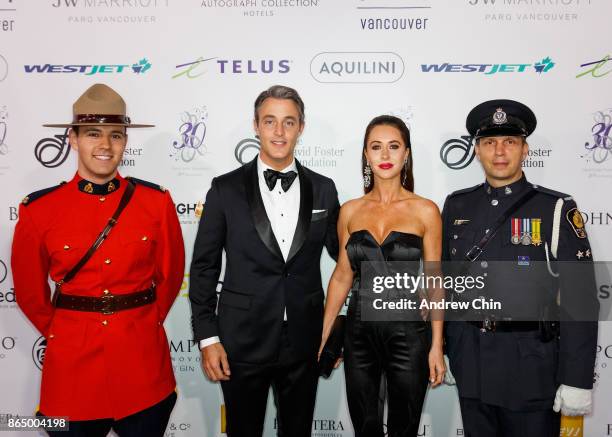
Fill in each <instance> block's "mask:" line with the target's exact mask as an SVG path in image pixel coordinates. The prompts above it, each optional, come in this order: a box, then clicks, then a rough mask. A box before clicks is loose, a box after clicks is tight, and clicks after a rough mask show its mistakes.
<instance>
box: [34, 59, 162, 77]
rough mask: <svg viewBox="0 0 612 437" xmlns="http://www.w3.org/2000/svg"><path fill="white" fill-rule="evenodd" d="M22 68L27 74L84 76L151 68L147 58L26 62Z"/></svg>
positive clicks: (133, 71) (135, 71) (123, 72)
mask: <svg viewBox="0 0 612 437" xmlns="http://www.w3.org/2000/svg"><path fill="white" fill-rule="evenodd" d="M23 67H24V70H25V72H26V73H29V74H49V73H60V74H69V73H77V74H84V75H85V76H92V75H95V74H125V73H133V74H137V75H140V74H144V73H146V72H147V71H148V70H149V69H150V68H151V63H150V62H149V61H148V59H147V58H142V59H140V60H139V61H137V62H135V63H133V64H69V65H63V64H28V65H24V66H23Z"/></svg>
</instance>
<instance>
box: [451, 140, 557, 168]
mask: <svg viewBox="0 0 612 437" xmlns="http://www.w3.org/2000/svg"><path fill="white" fill-rule="evenodd" d="M551 153H552V149H551V148H547V147H542V146H534V147H531V146H530V147H529V150H528V152H527V157H526V158H525V160H524V161H523V162H522V163H521V167H522V168H544V167H545V166H546V161H547V160H548V159H549V158H550V157H551ZM475 156H476V149H475V144H474V141H473V140H472V137H470V136H469V135H463V136H461V137H459V138H451V139H449V140H447V141H445V142H444V143H443V144H442V147H440V160H441V161H442V162H443V163H444V165H446V166H447V167H448V168H450V169H451V170H463V169H464V168H466V167H468V166H469V165H470V164H471V163H472V161H474V157H475Z"/></svg>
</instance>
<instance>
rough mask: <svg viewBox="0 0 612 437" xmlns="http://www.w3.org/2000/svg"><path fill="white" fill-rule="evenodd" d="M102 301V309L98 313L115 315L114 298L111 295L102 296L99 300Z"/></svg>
mask: <svg viewBox="0 0 612 437" xmlns="http://www.w3.org/2000/svg"><path fill="white" fill-rule="evenodd" d="M100 300H101V301H102V308H100V312H101V313H102V314H104V315H110V314H114V313H115V311H114V310H115V296H114V295H112V294H109V295H106V296H102V297H101V298H100Z"/></svg>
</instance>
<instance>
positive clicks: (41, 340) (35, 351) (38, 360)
mask: <svg viewBox="0 0 612 437" xmlns="http://www.w3.org/2000/svg"><path fill="white" fill-rule="evenodd" d="M46 350H47V339H46V338H45V337H43V336H42V335H41V336H40V337H38V339H37V340H36V341H35V342H34V346H32V360H33V361H34V365H36V367H37V368H38V369H39V370H42V368H43V362H44V361H45V351H46Z"/></svg>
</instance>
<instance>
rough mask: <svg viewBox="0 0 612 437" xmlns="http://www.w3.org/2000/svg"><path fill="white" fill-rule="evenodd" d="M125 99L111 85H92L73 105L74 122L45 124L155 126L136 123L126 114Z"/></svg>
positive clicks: (52, 125) (53, 125) (55, 125)
mask: <svg viewBox="0 0 612 437" xmlns="http://www.w3.org/2000/svg"><path fill="white" fill-rule="evenodd" d="M125 112H126V111H125V101H124V100H123V98H122V97H121V96H120V95H119V94H118V93H117V92H116V91H115V90H114V89H112V88H111V87H109V86H107V85H104V84H102V83H97V84H95V85H92V86H90V87H89V88H87V90H86V91H85V92H84V93H83V94H82V95H81V97H79V98H78V100H77V101H76V102H74V105H72V123H60V124H55V123H54V124H43V126H46V127H72V126H91V125H109V126H125V127H153V126H154V125H152V124H134V123H132V121H131V120H130V117H128V116H127V115H125Z"/></svg>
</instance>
